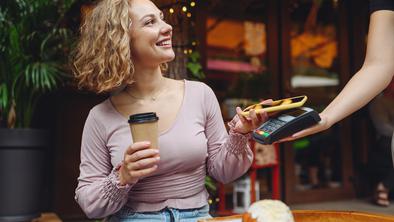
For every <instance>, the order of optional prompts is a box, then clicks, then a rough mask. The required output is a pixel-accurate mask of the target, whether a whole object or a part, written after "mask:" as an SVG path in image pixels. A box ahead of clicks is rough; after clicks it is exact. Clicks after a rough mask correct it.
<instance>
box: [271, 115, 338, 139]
mask: <svg viewBox="0 0 394 222" xmlns="http://www.w3.org/2000/svg"><path fill="white" fill-rule="evenodd" d="M319 116H320V119H321V120H320V122H319V123H318V124H316V125H314V126H311V127H309V128H306V129H304V130H301V131H299V132H296V133H294V134H293V135H291V136H289V137H286V138H283V139H281V140H278V141H277V142H276V143H282V142H286V141H293V140H296V139H299V138H302V137H305V136H309V135H311V134H315V133H318V132H321V131H324V130H326V129H328V128H330V127H331V125H330V124H329V121H328V119H327V116H325V115H324V114H322V113H320V114H319Z"/></svg>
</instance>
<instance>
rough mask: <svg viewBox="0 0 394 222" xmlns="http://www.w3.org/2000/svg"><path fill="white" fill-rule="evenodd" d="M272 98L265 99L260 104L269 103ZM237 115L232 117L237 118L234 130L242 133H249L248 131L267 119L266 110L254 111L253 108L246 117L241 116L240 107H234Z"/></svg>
mask: <svg viewBox="0 0 394 222" xmlns="http://www.w3.org/2000/svg"><path fill="white" fill-rule="evenodd" d="M271 102H272V100H266V101H264V102H262V104H269V103H271ZM236 111H237V116H236V117H234V118H238V120H237V121H236V123H235V127H234V131H236V132H238V133H242V134H246V133H249V132H250V131H252V130H254V129H256V128H257V127H259V126H260V125H261V124H262V123H264V122H265V121H267V119H268V114H267V113H266V112H261V113H258V114H257V113H256V111H255V110H253V109H252V110H250V111H249V115H248V116H247V117H245V116H243V115H242V114H241V113H242V110H241V108H240V107H237V108H236Z"/></svg>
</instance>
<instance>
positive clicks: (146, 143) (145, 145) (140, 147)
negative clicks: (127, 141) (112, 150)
mask: <svg viewBox="0 0 394 222" xmlns="http://www.w3.org/2000/svg"><path fill="white" fill-rule="evenodd" d="M149 147H150V142H149V141H141V142H135V143H133V144H132V145H130V146H129V147H128V148H127V150H126V154H129V155H131V154H133V153H135V152H137V151H138V150H143V149H146V148H149Z"/></svg>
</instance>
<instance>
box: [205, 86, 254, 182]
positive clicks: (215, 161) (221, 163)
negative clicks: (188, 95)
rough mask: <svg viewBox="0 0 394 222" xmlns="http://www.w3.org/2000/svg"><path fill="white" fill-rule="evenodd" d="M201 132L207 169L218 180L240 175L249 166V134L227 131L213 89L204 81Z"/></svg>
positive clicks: (251, 157)
mask: <svg viewBox="0 0 394 222" xmlns="http://www.w3.org/2000/svg"><path fill="white" fill-rule="evenodd" d="M203 92H204V101H203V106H204V110H205V111H204V113H205V119H206V122H205V135H206V138H207V146H208V156H207V173H208V174H209V175H210V176H212V177H213V178H215V179H216V180H218V181H220V182H222V183H228V182H231V181H233V180H235V179H237V178H238V177H240V176H242V175H243V174H244V173H245V172H246V171H247V170H248V169H249V167H250V166H251V164H252V161H253V152H252V150H251V149H250V148H249V146H248V139H249V135H248V134H246V135H243V134H239V133H235V132H234V131H233V130H230V134H229V135H228V134H227V131H226V128H225V125H224V122H223V117H222V114H221V111H220V106H219V103H218V101H217V99H216V96H215V94H214V93H213V91H212V90H211V89H210V88H209V87H208V86H206V85H204V89H203Z"/></svg>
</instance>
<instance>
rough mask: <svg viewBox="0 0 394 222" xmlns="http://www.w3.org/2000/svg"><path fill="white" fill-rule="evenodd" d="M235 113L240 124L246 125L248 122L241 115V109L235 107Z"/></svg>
mask: <svg viewBox="0 0 394 222" xmlns="http://www.w3.org/2000/svg"><path fill="white" fill-rule="evenodd" d="M235 111H237V115H238V118H239V120H240V121H241V122H242V124H247V122H248V120H247V119H246V117H245V116H244V115H242V114H241V113H242V109H241V107H239V106H237V107H236V108H235Z"/></svg>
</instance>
